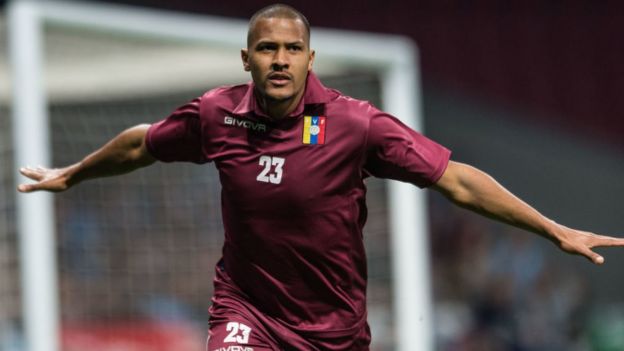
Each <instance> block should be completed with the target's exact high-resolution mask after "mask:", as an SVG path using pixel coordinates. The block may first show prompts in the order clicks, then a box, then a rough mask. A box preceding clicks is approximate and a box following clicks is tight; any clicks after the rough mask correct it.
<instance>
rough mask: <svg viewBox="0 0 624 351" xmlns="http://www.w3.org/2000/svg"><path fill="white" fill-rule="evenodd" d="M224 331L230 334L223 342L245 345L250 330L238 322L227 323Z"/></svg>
mask: <svg viewBox="0 0 624 351" xmlns="http://www.w3.org/2000/svg"><path fill="white" fill-rule="evenodd" d="M225 330H227V331H228V332H230V333H229V334H228V335H227V336H226V337H225V339H223V342H234V343H238V344H246V343H248V342H249V334H251V328H250V327H248V326H246V325H244V324H243V323H238V322H229V323H228V324H227V326H226V327H225Z"/></svg>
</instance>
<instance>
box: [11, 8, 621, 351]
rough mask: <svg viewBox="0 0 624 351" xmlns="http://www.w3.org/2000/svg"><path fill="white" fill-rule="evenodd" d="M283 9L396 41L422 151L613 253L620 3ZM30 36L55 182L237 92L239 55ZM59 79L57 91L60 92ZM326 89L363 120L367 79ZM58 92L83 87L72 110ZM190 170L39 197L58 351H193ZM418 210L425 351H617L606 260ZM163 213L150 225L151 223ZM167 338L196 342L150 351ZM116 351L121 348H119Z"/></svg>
mask: <svg viewBox="0 0 624 351" xmlns="http://www.w3.org/2000/svg"><path fill="white" fill-rule="evenodd" d="M1 3H2V2H1V1H0V4H1ZM117 3H126V4H131V5H138V6H146V7H154V8H165V9H171V10H176V11H181V12H188V13H205V14H211V15H220V16H229V17H233V18H248V17H249V16H250V15H251V14H252V13H253V12H254V11H255V10H257V9H258V8H259V7H261V6H264V5H266V4H267V3H265V2H261V1H240V2H220V3H216V4H215V3H212V2H196V1H177V2H175V4H174V3H173V2H166V1H155V0H154V1H139V0H136V1H117ZM288 3H289V4H292V5H293V6H295V7H297V8H298V9H300V10H301V11H302V12H303V13H304V14H306V15H307V16H308V18H309V19H310V22H311V23H312V24H313V25H314V26H321V27H338V28H344V29H354V30H364V31H370V32H382V33H393V34H404V35H408V36H410V37H412V38H413V39H414V40H415V41H416V42H417V43H418V45H419V48H420V54H421V60H422V66H421V72H422V76H423V88H424V116H425V130H426V134H427V135H428V136H430V137H432V138H433V139H435V140H437V141H439V142H441V143H442V144H444V145H446V146H448V147H449V148H451V149H452V150H453V151H454V158H455V159H456V160H459V161H465V162H468V163H471V164H473V165H475V166H477V167H480V168H482V169H484V170H486V171H487V172H489V173H490V174H492V175H493V176H494V177H495V178H496V179H498V180H499V181H500V182H501V183H503V184H504V185H505V186H507V187H508V188H509V189H511V190H512V191H513V192H514V193H516V194H518V195H519V196H520V197H522V198H523V199H525V200H527V201H528V202H529V203H531V204H533V205H534V206H535V207H537V208H538V209H540V210H541V211H542V212H544V213H545V214H547V215H548V216H550V217H552V218H553V219H555V220H557V221H559V222H562V223H566V224H567V225H569V226H573V227H579V228H583V229H591V230H594V231H597V232H602V233H610V234H616V235H618V234H619V235H624V231H622V228H624V216H623V215H622V211H621V204H620V199H621V198H623V196H624V183H623V182H622V179H624V162H623V161H624V155H623V154H622V150H623V147H624V138H622V135H624V121H623V120H622V118H621V116H622V115H623V114H624V99H620V97H619V93H620V91H623V90H624V64H623V63H622V62H624V47H623V46H624V43H623V42H622V41H621V37H622V35H623V34H624V22H623V21H622V16H623V15H624V5H622V4H620V3H619V2H615V1H604V2H594V1H580V0H570V1H566V2H541V1H534V0H531V1H522V2H520V1H511V2H505V3H501V2H497V1H493V0H492V1H479V2H474V3H469V4H468V3H464V2H460V1H445V2H439V1H433V0H428V1H419V2H415V3H413V4H409V3H405V2H399V1H384V2H370V3H362V2H356V1H352V0H347V1H342V2H339V3H338V2H329V1H317V2H304V1H289V2H288ZM47 35H48V37H47V38H46V55H47V58H48V62H47V64H49V65H51V66H54V67H57V69H58V70H57V71H50V72H48V76H47V79H48V80H49V82H48V83H49V84H50V86H51V88H50V89H51V91H52V92H53V94H52V96H51V105H52V111H51V112H52V113H51V115H52V129H53V134H52V142H53V148H54V152H53V156H54V164H55V165H61V164H65V163H68V162H72V161H74V160H76V159H77V158H79V157H80V156H81V155H83V154H84V153H85V152H87V151H89V150H91V149H93V148H95V147H97V146H98V145H100V144H101V143H102V142H104V141H105V140H108V139H109V138H110V137H111V136H113V135H115V134H116V133H117V132H118V131H119V130H120V129H122V128H124V127H126V126H130V125H133V124H136V123H139V122H151V121H155V120H158V119H160V118H162V117H163V116H166V115H167V113H168V112H169V111H170V110H171V109H173V108H174V107H175V106H177V105H179V104H181V103H183V102H184V101H186V100H188V99H190V98H192V97H194V96H195V95H198V94H200V93H201V92H202V91H203V90H205V89H207V88H210V87H209V86H205V83H204V82H205V81H208V78H210V81H211V82H213V83H211V84H220V83H229V82H232V81H245V80H247V77H246V75H245V73H244V72H240V75H238V76H231V75H230V74H229V73H228V75H227V76H223V75H222V76H219V75H218V74H219V72H220V71H221V72H225V71H229V70H225V69H220V68H223V67H237V66H238V65H239V63H238V54H237V53H234V54H233V55H232V57H233V58H234V59H233V60H234V62H232V59H230V56H228V55H227V54H223V57H222V59H220V60H219V61H217V62H203V61H202V60H201V56H202V50H203V48H201V47H199V48H198V47H193V46H189V45H181V44H178V43H162V42H155V41H150V40H147V41H146V40H139V41H137V40H136V39H128V38H120V37H115V36H110V35H107V34H106V33H75V32H72V31H71V30H69V29H67V28H51V30H50V31H49V32H48V34H47ZM6 48H7V46H6V21H4V20H1V22H0V350H3V351H4V350H6V351H14V350H21V346H20V345H21V322H22V320H21V316H20V313H21V311H20V288H19V264H18V257H17V247H16V246H17V238H16V237H15V205H14V203H15V197H16V196H17V194H16V193H15V192H14V190H13V177H14V170H13V169H12V146H11V145H12V144H11V138H12V136H11V134H10V128H11V126H10V123H11V121H10V118H9V111H10V91H11V88H10V79H9V78H10V77H9V72H8V63H7V59H8V58H7V50H6ZM345 50H348V48H345ZM130 53H131V55H130ZM317 54H318V55H322V54H323V53H322V52H319V53H317ZM389 54H392V53H389ZM69 55H73V56H75V57H81V58H82V59H87V61H89V60H90V61H97V62H91V64H99V65H101V66H100V67H102V69H101V72H93V71H92V70H89V67H92V66H89V65H85V66H84V67H82V66H76V65H75V64H74V63H73V62H72V61H68V60H67V57H68V56H69ZM73 56H72V57H73ZM130 57H132V58H130ZM169 62H180V63H182V62H183V63H182V64H181V66H182V65H184V66H185V67H180V68H179V71H176V67H175V66H176V65H169V66H173V67H172V68H171V69H170V70H167V71H166V72H164V73H162V74H159V75H158V76H156V75H155V76H154V84H153V85H152V86H151V87H150V88H149V89H144V90H142V93H141V94H139V95H137V96H133V97H132V98H128V97H127V96H126V95H127V94H126V91H124V88H123V87H120V86H119V85H118V84H116V83H115V82H116V77H120V76H127V75H137V77H139V76H142V75H146V74H147V75H151V74H154V73H153V72H151V71H149V70H148V69H147V67H143V66H146V65H145V63H149V65H150V66H152V65H153V66H157V67H158V66H163V65H168V63H169ZM201 65H210V66H212V67H214V68H216V69H217V70H216V71H211V76H210V77H203V76H201V75H195V76H191V75H190V74H189V67H191V68H192V67H193V66H201ZM70 69H71V70H72V72H76V73H75V75H72V76H67V75H65V74H63V72H66V71H69V70H70ZM336 72H337V71H336V70H333V69H332V67H327V68H326V74H325V77H326V83H327V84H328V85H330V86H335V87H337V88H339V89H341V90H343V91H345V92H348V93H349V94H351V95H353V96H356V97H359V98H363V99H369V100H372V101H374V102H376V103H379V97H378V89H379V87H378V82H377V80H376V77H375V76H371V75H370V74H368V73H367V72H350V74H349V75H348V76H347V77H345V76H344V75H338V74H337V73H336ZM130 80H131V79H130ZM81 84H82V85H81ZM76 86H81V87H83V88H82V89H81V90H80V91H81V94H76V89H75V87H76ZM72 87H73V88H72ZM87 116H88V117H87ZM208 168H210V169H211V167H204V168H198V167H192V166H191V167H186V166H179V167H171V166H169V167H167V166H164V167H163V166H161V165H157V166H155V168H153V169H151V170H149V171H141V172H138V173H136V174H133V175H129V176H126V177H124V178H117V179H105V180H99V181H96V182H94V184H91V186H85V187H79V188H76V189H74V190H72V191H71V192H68V193H66V194H62V195H59V196H57V197H56V198H55V201H56V206H57V207H56V208H57V218H58V228H57V232H58V238H57V239H58V254H59V270H60V271H59V274H60V276H59V278H60V288H61V293H60V297H61V306H62V319H63V326H64V337H65V341H66V344H71V345H73V346H72V347H73V349H82V350H84V349H93V350H109V349H111V350H112V349H113V348H107V347H115V346H110V345H111V344H114V343H117V346H116V347H119V348H117V349H123V350H137V351H139V350H140V351H143V350H183V349H188V350H200V349H202V347H203V346H202V345H201V344H202V342H203V334H204V333H205V326H206V325H205V321H206V319H207V316H206V309H207V306H208V303H209V296H210V289H211V276H212V265H213V264H214V260H215V258H216V257H217V256H218V255H219V250H220V240H221V239H220V233H221V228H220V217H219V213H218V208H219V206H218V192H219V189H218V187H215V184H214V183H213V182H211V181H209V180H210V179H211V177H214V173H212V170H207V169H208ZM156 177H157V179H158V181H156V180H155V179H156ZM161 179H164V180H165V181H166V186H163V185H162V183H161V182H162V181H161ZM138 185H141V186H140V187H139V186H138ZM197 186H200V187H202V188H203V189H202V191H201V192H200V191H197ZM370 189H371V195H372V196H371V197H370V198H369V206H370V208H371V215H370V216H371V224H372V226H369V227H368V228H367V231H366V240H367V246H368V249H369V256H370V257H369V262H370V263H369V264H370V267H369V270H370V272H369V273H370V276H371V286H370V290H369V294H370V300H371V301H370V302H371V312H370V322H371V325H372V328H373V340H374V341H375V344H374V346H373V350H392V348H393V340H392V325H391V318H390V314H391V311H390V302H389V291H388V289H389V285H390V284H389V279H390V276H389V255H391V253H389V252H388V251H387V230H386V229H385V226H386V224H385V223H384V219H383V216H382V215H381V213H383V212H384V211H385V209H384V204H383V201H382V200H381V198H382V196H383V191H384V189H383V183H381V182H372V183H371V185H370ZM429 198H430V218H431V237H430V238H431V243H432V248H431V252H432V269H433V278H434V281H433V284H434V299H435V304H434V312H435V318H436V325H435V331H436V341H437V349H438V350H466V351H468V350H514V351H515V350H531V351H533V350H536V351H537V350H540V351H541V350H544V351H557V350H622V349H624V300H623V298H622V293H621V291H622V287H623V285H624V283H623V281H624V280H623V279H622V276H623V273H622V272H621V269H620V267H622V266H623V265H624V252H622V251H621V250H619V251H618V250H615V249H613V250H603V251H601V252H603V253H604V254H605V255H606V258H607V264H606V265H605V266H603V267H594V266H592V265H590V264H589V263H587V262H586V261H584V260H583V259H580V258H578V257H568V256H566V255H564V254H562V253H560V252H558V251H557V250H556V249H555V248H554V247H553V246H552V245H550V244H549V243H547V242H545V241H544V240H541V239H539V238H535V237H534V236H531V235H529V234H526V233H523V232H520V231H517V230H513V229H509V228H506V227H504V226H501V225H498V224H495V223H492V222H490V221H488V220H485V219H481V218H479V217H477V216H475V215H472V214H470V213H467V212H465V211H463V210H459V209H456V208H454V207H452V206H451V205H449V204H448V203H447V202H446V201H445V200H444V199H442V198H441V197H440V196H437V194H434V193H430V197H429ZM215 201H216V202H215ZM163 203H164V204H167V207H166V208H164V207H162V206H161V205H155V204H163ZM131 213H142V214H144V216H142V217H137V216H134V215H129V214H131ZM173 325H175V326H176V328H174V327H172V326H173ZM163 326H166V327H164V328H163ZM126 334H130V335H126ZM114 338H117V340H112V341H111V339H114ZM124 338H125V339H124ZM128 340H132V341H128ZM179 340H198V341H199V344H197V343H196V342H195V343H193V342H192V341H191V343H190V345H185V346H180V344H175V345H176V346H166V345H167V343H170V342H171V343H177V342H179ZM123 342H126V346H124V347H125V348H121V346H119V345H120V343H123ZM98 343H99V344H98ZM131 343H134V344H131ZM105 344H106V345H107V346H104V345H105ZM85 345H87V346H85ZM132 345H134V346H132ZM137 345H142V346H137ZM158 347H160V348H158ZM167 347H169V348H167ZM68 350H69V349H68Z"/></svg>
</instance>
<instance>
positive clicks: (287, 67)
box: [241, 18, 314, 104]
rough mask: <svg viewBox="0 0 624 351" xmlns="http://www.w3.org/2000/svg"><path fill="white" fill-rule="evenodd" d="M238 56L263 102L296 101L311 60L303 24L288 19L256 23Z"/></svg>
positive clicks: (274, 19) (267, 19)
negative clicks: (245, 46) (240, 57)
mask: <svg viewBox="0 0 624 351" xmlns="http://www.w3.org/2000/svg"><path fill="white" fill-rule="evenodd" d="M241 56H242V59H243V66H244V68H245V70H246V71H249V72H251V77H252V79H253V81H254V83H255V85H256V89H257V92H258V93H259V94H260V97H261V98H263V99H264V100H265V102H266V103H268V104H272V103H273V104H274V103H284V102H292V103H293V104H296V103H298V102H299V100H300V99H301V97H302V96H303V91H304V89H305V82H306V77H307V75H308V71H310V70H311V69H312V63H313V61H314V51H311V50H310V47H309V42H308V35H307V32H306V28H305V25H304V24H303V22H301V21H300V20H296V19H289V18H263V19H260V20H258V21H257V22H256V24H255V26H254V27H253V28H252V29H251V36H250V40H249V43H248V48H247V49H243V50H242V51H241Z"/></svg>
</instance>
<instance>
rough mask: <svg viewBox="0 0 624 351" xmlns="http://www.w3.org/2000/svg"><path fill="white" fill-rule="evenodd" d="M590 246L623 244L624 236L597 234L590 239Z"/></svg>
mask: <svg viewBox="0 0 624 351" xmlns="http://www.w3.org/2000/svg"><path fill="white" fill-rule="evenodd" d="M591 246H592V247H597V246H605V247H608V246H624V238H614V237H610V236H603V235H597V236H595V237H594V239H593V240H592V241H591Z"/></svg>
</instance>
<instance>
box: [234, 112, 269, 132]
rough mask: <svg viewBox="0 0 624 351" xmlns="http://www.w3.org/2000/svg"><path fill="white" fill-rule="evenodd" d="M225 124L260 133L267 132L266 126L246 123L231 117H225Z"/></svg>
mask: <svg viewBox="0 0 624 351" xmlns="http://www.w3.org/2000/svg"><path fill="white" fill-rule="evenodd" d="M223 123H224V124H226V125H228V126H236V127H243V128H245V129H251V130H257V131H259V132H266V129H267V128H266V125H265V124H262V123H255V122H252V121H245V120H243V119H238V118H234V117H231V116H225V118H224V119H223Z"/></svg>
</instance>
